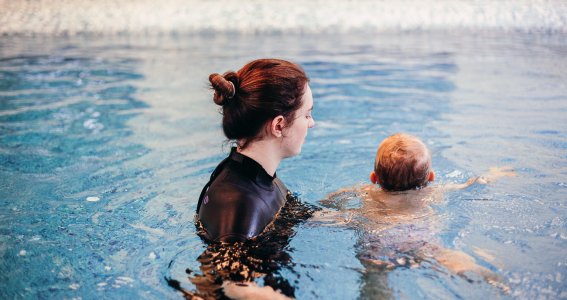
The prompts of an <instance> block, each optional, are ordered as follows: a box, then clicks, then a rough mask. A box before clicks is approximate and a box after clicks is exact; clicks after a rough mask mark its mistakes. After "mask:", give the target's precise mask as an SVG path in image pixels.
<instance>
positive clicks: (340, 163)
mask: <svg viewBox="0 0 567 300" xmlns="http://www.w3.org/2000/svg"><path fill="white" fill-rule="evenodd" d="M566 40H567V39H566V37H565V36H564V35H529V34H510V33H508V34H505V35H504V34H497V33H492V34H490V33H484V34H475V35H473V34H464V35H462V34H456V33H455V34H450V33H448V34H441V33H438V34H435V33H412V34H381V35H380V34H378V35H373V36H368V35H348V36H347V35H344V36H325V35H314V36H299V35H298V36H294V35H290V36H281V35H273V36H255V37H252V36H250V37H243V36H231V35H215V36H186V37H156V38H148V37H144V38H140V37H114V38H110V37H75V38H64V37H61V38H41V37H35V38H26V37H3V38H2V42H1V43H0V162H1V167H0V219H1V221H0V255H1V257H2V260H1V262H0V281H1V282H2V283H3V284H2V285H1V286H0V298H3V299H5V298H7V299H11V298H53V299H61V298H78V297H81V298H83V299H93V298H100V297H103V298H146V299H148V298H149V299H154V298H168V299H179V298H181V294H180V293H178V292H177V291H176V290H175V289H173V288H171V287H170V286H168V284H167V282H166V281H165V279H164V278H165V277H168V278H174V279H176V280H178V281H179V282H180V283H181V285H182V287H183V288H185V289H187V290H191V291H194V290H195V286H194V285H193V284H192V283H191V282H190V281H189V280H187V276H188V275H187V274H186V272H185V270H186V269H191V270H198V269H199V267H200V263H199V262H198V261H197V260H196V259H197V257H198V256H199V255H200V254H201V253H202V252H203V251H204V250H205V248H206V245H204V244H203V242H202V241H201V240H200V239H199V238H198V237H197V235H196V234H195V231H196V229H195V226H194V223H193V217H194V210H195V207H196V203H197V197H198V195H199V192H200V189H201V187H202V186H203V185H204V184H205V183H206V181H207V179H208V176H209V174H210V172H211V171H212V169H213V168H214V167H215V166H216V164H217V163H218V162H219V161H220V160H221V159H222V158H223V157H224V156H225V155H226V153H227V152H228V151H229V146H228V145H227V144H226V143H225V139H224V137H223V135H222V131H221V129H220V117H221V116H220V114H219V113H218V107H217V106H215V105H214V104H213V102H212V96H211V93H210V91H209V90H208V89H207V78H208V75H209V74H210V73H213V72H224V71H226V70H229V69H237V68H238V67H240V66H242V65H243V64H244V63H246V62H247V61H249V60H252V59H255V58H258V57H280V58H285V59H290V60H293V61H296V62H298V63H300V64H301V65H302V66H304V68H305V70H306V71H307V73H308V75H309V76H310V78H311V88H312V90H313V93H314V99H315V110H314V118H315V120H316V122H317V124H316V126H315V128H313V129H312V130H311V131H310V134H309V136H308V138H307V140H306V143H305V145H304V147H303V151H302V154H301V155H299V156H297V157H294V158H291V159H288V160H285V161H283V162H282V164H281V165H280V168H279V169H278V176H280V178H282V179H283V181H284V182H285V183H286V184H287V186H288V187H289V188H290V189H291V190H292V191H295V192H297V193H298V194H299V195H300V198H301V199H302V201H304V202H306V203H310V204H314V205H320V203H319V201H320V200H321V199H324V198H325V195H326V194H327V193H330V192H332V191H335V190H337V189H339V188H342V187H348V186H352V185H355V184H359V183H365V182H367V176H368V173H369V172H370V171H371V169H372V163H373V159H374V154H375V151H376V148H377V146H378V144H379V142H380V141H381V140H382V139H383V138H385V137H386V136H388V135H390V134H392V133H395V132H399V131H404V132H409V133H412V134H414V135H417V136H419V137H420V138H422V139H423V140H424V141H425V142H426V144H427V145H428V146H429V147H430V148H431V150H432V152H433V166H434V168H435V170H436V172H437V176H438V180H439V181H440V182H463V181H465V180H466V179H467V178H468V177H469V176H471V175H475V174H483V173H484V172H486V170H488V168H489V167H491V166H502V165H506V166H512V167H513V168H514V169H515V170H516V171H517V173H518V177H515V178H505V179H502V180H501V181H498V182H496V183H493V184H491V185H487V186H473V187H471V188H469V189H467V190H464V191H460V192H457V193H450V194H447V195H446V196H445V197H446V203H445V204H441V205H436V206H435V207H434V209H435V212H436V214H437V216H438V217H439V218H440V219H441V220H442V222H441V225H440V226H441V229H440V231H439V232H438V233H436V236H437V238H439V239H440V240H441V241H442V243H443V246H445V247H446V248H449V249H455V250H459V251H463V252H465V253H467V254H469V255H471V256H473V257H474V258H475V259H476V260H477V262H478V263H479V264H480V265H482V266H484V267H486V268H489V269H490V270H492V271H493V272H495V273H496V274H498V275H500V276H501V277H502V278H503V279H504V281H505V282H506V283H507V284H508V285H509V286H510V288H511V291H510V293H508V294H505V293H502V292H501V291H500V290H498V289H496V288H494V287H493V286H491V285H489V284H487V283H486V282H484V281H482V280H476V281H473V282H470V281H468V280H466V279H465V278H463V277H460V276H456V275H454V274H451V273H450V272H448V271H447V270H446V269H444V268H443V267H441V266H440V265H438V264H435V262H434V261H432V262H428V263H424V264H422V265H421V266H419V267H418V268H403V267H400V268H395V269H394V270H389V271H384V270H382V271H377V270H371V269H366V267H365V266H364V265H363V264H362V263H361V262H360V261H359V260H358V259H357V254H358V253H359V252H360V251H361V249H360V248H359V245H358V242H357V241H358V240H359V239H360V236H359V232H357V231H355V230H350V229H346V228H340V227H321V226H312V225H310V224H309V223H305V224H303V225H299V226H297V227H296V228H295V235H294V236H293V237H292V238H291V239H290V241H289V244H288V245H287V247H286V248H285V249H284V250H283V251H285V252H286V253H287V254H289V255H290V257H291V262H290V263H289V264H288V265H287V267H286V268H283V269H281V270H279V271H278V272H279V274H278V276H280V277H282V278H284V279H285V280H287V281H288V282H289V283H290V284H291V285H292V286H293V287H294V288H295V296H296V297H297V298H299V299H314V298H322V299H329V298H334V299H358V298H361V299H372V298H376V297H379V296H385V297H391V298H396V299H407V298H409V299H422V298H427V299H439V298H463V299H478V298H481V297H490V298H502V299H508V298H520V299H526V298H527V299H533V298H544V299H545V298H548V299H554V298H564V297H567V286H566V285H565V283H564V282H565V277H566V276H567V260H566V258H567V255H566V254H567V252H566V250H565V249H566V248H567V204H566V203H567V202H566V201H565V200H566V199H565V195H566V192H567V155H566V153H567V151H566V150H567V117H566V116H567V71H566V70H567V50H566V49H567V42H565V41H566ZM89 197H96V198H89ZM87 198H88V199H89V200H91V201H88V200H87ZM92 200H94V201H92ZM258 282H259V283H260V284H262V283H263V281H262V279H261V278H260V279H258Z"/></svg>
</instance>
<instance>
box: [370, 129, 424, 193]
mask: <svg viewBox="0 0 567 300" xmlns="http://www.w3.org/2000/svg"><path fill="white" fill-rule="evenodd" d="M434 178H435V173H433V171H432V169H431V154H430V153H429V150H428V149H427V147H426V146H425V144H424V143H423V142H422V141H420V140H419V139H418V138H416V137H414V136H412V135H408V134H403V133H397V134H394V135H392V136H389V137H388V138H386V139H385V140H384V141H382V143H380V146H379V147H378V152H377V153H376V161H375V163H374V172H372V173H371V174H370V180H371V181H372V182H374V183H376V182H377V183H378V184H380V186H381V187H382V188H383V189H384V190H387V191H405V190H410V189H415V188H420V187H424V186H426V185H427V183H428V182H429V181H433V179H434Z"/></svg>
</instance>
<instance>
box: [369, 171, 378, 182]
mask: <svg viewBox="0 0 567 300" xmlns="http://www.w3.org/2000/svg"><path fill="white" fill-rule="evenodd" d="M370 181H371V182H372V183H374V184H376V183H378V177H376V172H374V171H372V172H370Z"/></svg>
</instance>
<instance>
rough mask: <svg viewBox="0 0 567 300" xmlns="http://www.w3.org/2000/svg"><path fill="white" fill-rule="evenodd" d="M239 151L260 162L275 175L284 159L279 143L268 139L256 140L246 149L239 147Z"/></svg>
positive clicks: (267, 171) (269, 173) (271, 174)
mask: <svg viewBox="0 0 567 300" xmlns="http://www.w3.org/2000/svg"><path fill="white" fill-rule="evenodd" d="M237 151H238V152H239V153H241V154H243V155H246V156H248V157H250V158H252V159H253V160H255V161H256V162H257V163H259V164H260V165H261V166H262V168H264V170H266V173H268V175H270V176H274V174H275V173H276V169H277V168H278V165H279V164H280V161H281V160H282V157H281V155H280V149H279V144H276V143H271V142H269V141H266V140H260V141H254V142H252V143H250V144H248V145H246V148H244V149H240V148H238V150H237Z"/></svg>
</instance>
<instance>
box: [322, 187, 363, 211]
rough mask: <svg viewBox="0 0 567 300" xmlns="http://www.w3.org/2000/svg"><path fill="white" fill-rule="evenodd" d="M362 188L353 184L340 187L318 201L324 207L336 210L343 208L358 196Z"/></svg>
mask: <svg viewBox="0 0 567 300" xmlns="http://www.w3.org/2000/svg"><path fill="white" fill-rule="evenodd" d="M361 190H362V188H361V187H360V186H353V187H348V188H342V189H339V190H337V191H335V192H332V193H330V194H328V195H327V197H326V198H325V199H323V200H321V201H319V202H320V203H321V204H322V205H323V206H324V207H327V208H333V209H336V210H344V209H345V206H347V205H348V203H349V201H351V200H352V199H354V198H356V197H358V196H359V194H360V193H361Z"/></svg>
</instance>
